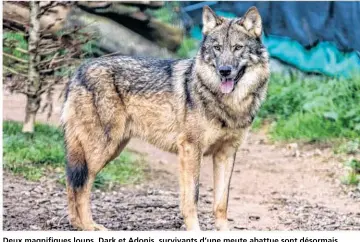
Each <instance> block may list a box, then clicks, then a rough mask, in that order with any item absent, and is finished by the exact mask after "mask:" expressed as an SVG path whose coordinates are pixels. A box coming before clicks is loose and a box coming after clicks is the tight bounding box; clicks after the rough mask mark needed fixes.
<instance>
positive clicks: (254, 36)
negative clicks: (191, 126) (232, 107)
mask: <svg viewBox="0 0 360 242" xmlns="http://www.w3.org/2000/svg"><path fill="white" fill-rule="evenodd" d="M202 31H203V35H204V38H203V41H202V45H201V49H200V51H199V55H198V58H199V59H200V61H201V63H202V65H206V66H207V68H210V69H211V70H212V71H213V72H215V73H216V78H215V79H216V80H215V82H216V83H211V84H212V85H213V86H218V87H219V88H220V91H221V92H222V93H231V92H232V91H233V90H234V88H235V85H236V84H237V83H238V82H241V78H242V77H243V75H244V74H245V73H246V72H247V70H248V71H249V69H251V67H254V66H256V65H264V64H266V63H267V62H268V54H267V52H266V49H265V47H264V46H263V45H262V43H261V39H260V38H261V33H262V23H261V17H260V14H259V12H258V10H257V9H256V8H255V7H251V8H250V9H249V10H248V11H247V12H246V13H245V15H244V16H243V17H241V18H235V19H227V18H223V17H220V16H217V15H216V14H215V13H214V12H213V11H212V10H211V9H210V8H209V7H207V6H205V7H204V10H203V30H202ZM211 79H214V78H211ZM212 82H214V80H212Z"/></svg>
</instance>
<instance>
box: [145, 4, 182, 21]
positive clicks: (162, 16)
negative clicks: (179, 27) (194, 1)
mask: <svg viewBox="0 0 360 242" xmlns="http://www.w3.org/2000/svg"><path fill="white" fill-rule="evenodd" d="M179 5H180V4H179V3H178V2H165V6H164V7H162V8H159V9H156V10H147V12H148V13H149V14H150V15H152V16H153V17H155V18H156V19H157V20H159V21H161V22H163V23H168V24H174V23H175V22H176V21H177V19H178V18H179V15H178V14H176V13H175V11H174V9H176V8H179Z"/></svg>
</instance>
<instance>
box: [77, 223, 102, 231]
mask: <svg viewBox="0 0 360 242" xmlns="http://www.w3.org/2000/svg"><path fill="white" fill-rule="evenodd" d="M83 230H86V231H108V229H107V228H105V227H104V226H103V225H101V224H97V223H92V224H88V225H86V226H83Z"/></svg>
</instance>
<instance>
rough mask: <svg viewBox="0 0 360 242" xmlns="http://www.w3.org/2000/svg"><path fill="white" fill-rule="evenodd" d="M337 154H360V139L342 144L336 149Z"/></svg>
mask: <svg viewBox="0 0 360 242" xmlns="http://www.w3.org/2000/svg"><path fill="white" fill-rule="evenodd" d="M335 153H345V154H351V155H354V154H357V153H360V139H354V140H350V141H347V142H345V143H342V144H340V145H339V146H338V147H337V148H336V149H335Z"/></svg>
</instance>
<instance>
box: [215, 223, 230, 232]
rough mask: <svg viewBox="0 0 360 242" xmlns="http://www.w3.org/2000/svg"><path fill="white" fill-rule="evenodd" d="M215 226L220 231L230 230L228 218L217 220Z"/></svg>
mask: <svg viewBox="0 0 360 242" xmlns="http://www.w3.org/2000/svg"><path fill="white" fill-rule="evenodd" d="M215 227H216V230H220V231H229V230H230V229H229V225H228V222H227V220H217V221H216V222H215Z"/></svg>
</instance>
